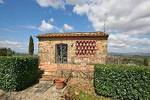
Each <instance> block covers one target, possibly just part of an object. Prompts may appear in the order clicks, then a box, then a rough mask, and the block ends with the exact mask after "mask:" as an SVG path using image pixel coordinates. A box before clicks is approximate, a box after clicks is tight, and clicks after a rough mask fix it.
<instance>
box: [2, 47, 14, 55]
mask: <svg viewBox="0 0 150 100" xmlns="http://www.w3.org/2000/svg"><path fill="white" fill-rule="evenodd" d="M14 54H15V52H14V51H13V50H11V49H10V48H0V56H12V55H14Z"/></svg>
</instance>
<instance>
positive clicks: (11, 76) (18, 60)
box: [0, 56, 38, 91]
mask: <svg viewBox="0 0 150 100" xmlns="http://www.w3.org/2000/svg"><path fill="white" fill-rule="evenodd" d="M37 78H38V58H37V57H31V56H27V57H0V89H3V90H7V91H8V90H22V89H25V88H26V87H28V86H30V85H32V84H33V83H35V82H36V81H37Z"/></svg>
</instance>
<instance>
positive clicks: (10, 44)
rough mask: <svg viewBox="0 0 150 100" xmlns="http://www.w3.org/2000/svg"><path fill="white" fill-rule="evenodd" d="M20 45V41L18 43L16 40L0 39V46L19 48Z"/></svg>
mask: <svg viewBox="0 0 150 100" xmlns="http://www.w3.org/2000/svg"><path fill="white" fill-rule="evenodd" d="M20 47H21V43H19V42H17V41H10V40H0V48H12V49H16V48H20Z"/></svg>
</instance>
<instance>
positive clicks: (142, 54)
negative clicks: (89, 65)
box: [109, 52, 150, 56]
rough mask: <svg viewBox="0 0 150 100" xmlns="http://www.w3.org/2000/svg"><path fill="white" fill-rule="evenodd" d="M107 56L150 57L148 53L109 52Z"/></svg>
mask: <svg viewBox="0 0 150 100" xmlns="http://www.w3.org/2000/svg"><path fill="white" fill-rule="evenodd" d="M109 55H113V56H150V53H114V52H110V53H109Z"/></svg>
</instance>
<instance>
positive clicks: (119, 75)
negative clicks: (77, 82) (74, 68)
mask: <svg viewBox="0 0 150 100" xmlns="http://www.w3.org/2000/svg"><path fill="white" fill-rule="evenodd" d="M94 86H95V92H96V93H97V94H98V95H101V96H106V97H112V98H115V99H119V100H150V69H149V68H146V67H144V66H142V67H141V66H127V65H95V71H94Z"/></svg>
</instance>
